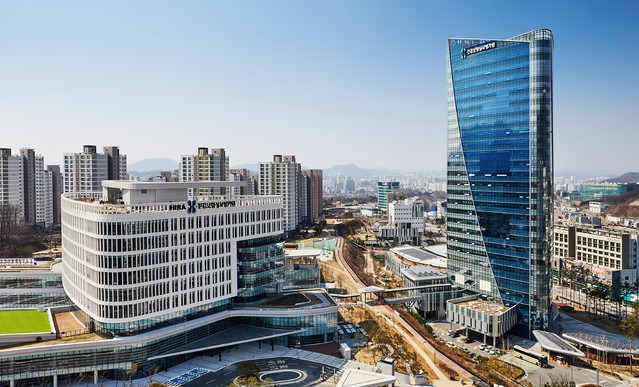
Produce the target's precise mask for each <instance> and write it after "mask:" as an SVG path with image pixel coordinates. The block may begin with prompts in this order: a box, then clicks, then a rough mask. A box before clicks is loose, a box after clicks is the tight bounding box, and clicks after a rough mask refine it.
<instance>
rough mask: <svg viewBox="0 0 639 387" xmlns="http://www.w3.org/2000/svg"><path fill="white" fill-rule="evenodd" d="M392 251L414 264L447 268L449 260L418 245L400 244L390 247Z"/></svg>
mask: <svg viewBox="0 0 639 387" xmlns="http://www.w3.org/2000/svg"><path fill="white" fill-rule="evenodd" d="M390 251H391V252H393V253H395V254H397V255H398V256H400V257H401V258H403V259H405V260H407V261H409V262H412V263H414V264H419V265H430V266H434V267H438V268H446V266H447V260H446V259H445V258H442V257H441V256H438V255H435V254H433V253H431V252H429V251H426V250H423V249H420V248H417V247H413V246H400V247H394V248H392V249H390Z"/></svg>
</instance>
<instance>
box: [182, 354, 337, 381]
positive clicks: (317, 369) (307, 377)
mask: <svg viewBox="0 0 639 387" xmlns="http://www.w3.org/2000/svg"><path fill="white" fill-rule="evenodd" d="M252 363H254V364H255V365H256V366H257V367H258V368H259V370H260V372H266V371H277V370H281V371H287V370H299V371H302V373H303V378H302V379H300V380H298V381H296V382H294V383H290V384H289V383H287V384H286V385H287V386H291V387H301V386H309V385H315V384H317V383H319V382H320V381H321V380H323V379H322V371H324V373H325V375H327V376H328V377H329V379H330V376H331V375H333V374H334V373H335V372H337V370H336V369H334V368H333V367H329V366H324V365H322V364H319V363H313V362H310V361H306V360H300V359H294V358H280V359H260V360H254V361H252ZM236 369H237V364H234V365H232V366H229V367H225V368H223V369H221V370H219V371H216V372H210V373H208V374H204V375H202V376H200V377H199V378H197V379H195V380H193V381H191V382H189V383H186V384H184V385H183V386H185V387H201V386H210V387H213V386H229V385H231V384H232V383H233V380H234V379H235V378H236V377H237V372H236ZM276 377H277V376H274V378H276Z"/></svg>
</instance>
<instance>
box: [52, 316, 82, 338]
mask: <svg viewBox="0 0 639 387" xmlns="http://www.w3.org/2000/svg"><path fill="white" fill-rule="evenodd" d="M73 313H74V312H62V313H56V314H54V315H53V319H54V320H55V324H56V326H57V327H58V331H59V332H60V333H63V332H73V331H81V330H84V328H85V326H84V325H83V323H81V322H82V321H83V319H81V318H80V317H79V316H75V318H74V315H73ZM78 320H80V321H78Z"/></svg>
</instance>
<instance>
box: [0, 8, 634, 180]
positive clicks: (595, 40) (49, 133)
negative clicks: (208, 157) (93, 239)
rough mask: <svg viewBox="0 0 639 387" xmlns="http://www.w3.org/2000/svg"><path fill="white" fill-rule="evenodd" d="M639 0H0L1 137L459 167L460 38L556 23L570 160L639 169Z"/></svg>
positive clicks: (30, 142) (52, 152)
mask: <svg viewBox="0 0 639 387" xmlns="http://www.w3.org/2000/svg"><path fill="white" fill-rule="evenodd" d="M638 16H639V1H626V2H623V1H619V2H614V1H593V2H587V1H549V2H544V1H512V0H510V1H503V2H502V1H468V2H455V1H441V2H435V1H390V0H389V1H372V0H366V1H225V2H213V1H205V2H196V1H188V2H178V1H175V2H162V1H158V0H153V1H148V2H143V1H135V2H128V1H108V2H106V1H105V2H88V1H77V2H65V1H55V2H53V1H47V2H33V1H15V2H8V1H2V2H0V50H1V53H2V54H1V56H0V58H1V60H0V134H1V136H0V139H1V140H0V146H2V147H11V148H14V152H15V151H17V149H18V148H20V147H25V146H28V147H35V148H36V152H38V153H42V154H43V155H44V156H45V158H46V162H47V163H49V164H54V163H60V162H61V161H62V153H63V152H79V151H80V150H81V147H82V145H83V144H96V145H98V146H99V147H102V146H104V145H119V146H120V149H121V151H122V152H124V153H126V154H127V155H128V157H129V162H134V161H138V160H141V159H145V158H151V157H169V158H172V159H174V160H177V159H178V157H179V155H180V154H192V153H195V151H196V149H197V147H198V146H207V147H224V148H226V150H227V154H229V155H230V158H231V164H233V165H235V164H243V163H255V162H257V161H264V160H270V159H271V157H272V154H274V153H281V154H296V155H297V156H298V160H299V161H301V162H302V163H303V164H304V165H306V166H309V167H319V168H326V167H329V166H332V165H334V164H344V163H355V164H358V165H360V166H363V167H385V168H391V169H403V170H433V169H435V170H443V169H444V168H445V164H446V161H445V153H446V82H445V77H446V65H445V64H446V60H445V53H446V38H448V37H477V38H508V37H511V36H514V35H518V34H520V33H523V32H527V31H530V30H533V29H537V28H550V29H551V30H552V31H553V33H554V37H555V72H554V77H555V78H554V85H555V95H554V97H555V104H554V109H555V116H554V117H555V122H554V124H555V125H554V131H555V168H556V170H559V171H561V170H602V171H611V172H622V171H626V170H639V165H638V164H639V163H638V162H637V157H636V155H637V153H638V152H637V147H638V145H639V130H638V127H637V126H638V125H637V122H638V121H639V113H638V111H639V97H638V95H639V93H638V90H639V75H638V74H639V72H638V70H639V44H638V43H637V42H636V39H637V37H638V36H639V27H638V22H637V17H638Z"/></svg>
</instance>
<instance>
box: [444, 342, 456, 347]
mask: <svg viewBox="0 0 639 387" xmlns="http://www.w3.org/2000/svg"><path fill="white" fill-rule="evenodd" d="M446 346H448V347H450V348H455V347H456V345H455V343H453V342H452V341H449V342H447V343H446Z"/></svg>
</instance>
